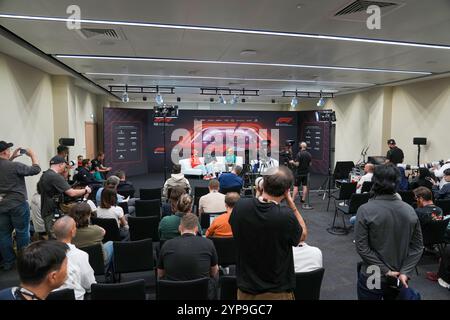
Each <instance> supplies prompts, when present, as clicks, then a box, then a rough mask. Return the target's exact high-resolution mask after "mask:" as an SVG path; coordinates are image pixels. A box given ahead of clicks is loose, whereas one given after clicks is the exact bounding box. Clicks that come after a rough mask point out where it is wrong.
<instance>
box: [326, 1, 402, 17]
mask: <svg viewBox="0 0 450 320" xmlns="http://www.w3.org/2000/svg"><path fill="white" fill-rule="evenodd" d="M372 5H375V6H378V7H379V8H380V10H381V16H385V15H387V14H389V13H391V12H393V11H395V10H397V9H399V8H401V7H403V6H404V5H405V3H402V2H392V1H389V2H388V1H366V0H356V1H352V2H350V3H348V4H346V5H344V6H343V7H340V8H339V9H338V11H337V12H336V13H335V14H334V15H333V16H332V18H333V19H338V20H347V21H366V19H367V17H368V14H367V12H366V10H367V8H368V7H370V6H372Z"/></svg>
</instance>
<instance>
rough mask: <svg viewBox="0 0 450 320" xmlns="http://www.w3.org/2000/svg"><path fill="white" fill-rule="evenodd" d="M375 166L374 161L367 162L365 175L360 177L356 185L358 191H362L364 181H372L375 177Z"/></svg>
mask: <svg viewBox="0 0 450 320" xmlns="http://www.w3.org/2000/svg"><path fill="white" fill-rule="evenodd" d="M374 169H375V166H374V165H373V164H372V163H366V165H365V166H364V172H365V175H363V176H362V177H361V179H359V181H358V184H357V185H356V193H361V189H362V186H363V184H364V182H371V181H372V177H373V170H374Z"/></svg>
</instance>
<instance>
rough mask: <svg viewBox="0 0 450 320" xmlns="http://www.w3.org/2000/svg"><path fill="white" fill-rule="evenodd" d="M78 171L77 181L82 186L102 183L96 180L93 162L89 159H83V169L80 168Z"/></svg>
mask: <svg viewBox="0 0 450 320" xmlns="http://www.w3.org/2000/svg"><path fill="white" fill-rule="evenodd" d="M77 171H78V173H77V174H76V179H77V181H79V182H80V183H81V184H82V185H85V186H89V185H92V184H100V183H101V182H100V181H98V180H97V179H95V177H94V175H93V174H92V173H91V161H90V160H89V159H83V161H81V168H78V170H77Z"/></svg>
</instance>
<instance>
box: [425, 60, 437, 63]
mask: <svg viewBox="0 0 450 320" xmlns="http://www.w3.org/2000/svg"><path fill="white" fill-rule="evenodd" d="M436 63H437V61H434V60H429V61H427V64H436Z"/></svg>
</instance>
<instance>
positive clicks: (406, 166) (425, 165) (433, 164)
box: [397, 160, 445, 170]
mask: <svg viewBox="0 0 450 320" xmlns="http://www.w3.org/2000/svg"><path fill="white" fill-rule="evenodd" d="M444 164H445V161H444V160H439V161H432V162H428V163H423V164H421V165H420V166H416V165H410V164H403V163H399V164H397V167H400V168H403V169H405V170H419V168H426V169H431V168H433V167H442V166H443V165H444Z"/></svg>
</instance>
